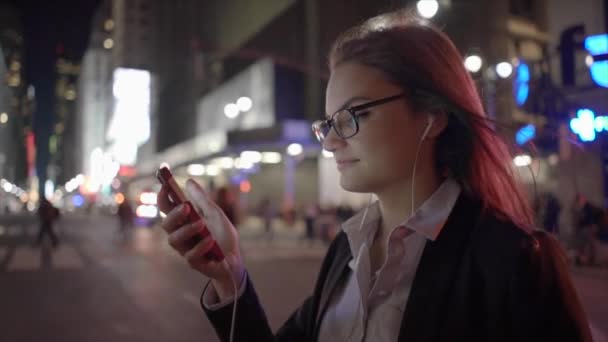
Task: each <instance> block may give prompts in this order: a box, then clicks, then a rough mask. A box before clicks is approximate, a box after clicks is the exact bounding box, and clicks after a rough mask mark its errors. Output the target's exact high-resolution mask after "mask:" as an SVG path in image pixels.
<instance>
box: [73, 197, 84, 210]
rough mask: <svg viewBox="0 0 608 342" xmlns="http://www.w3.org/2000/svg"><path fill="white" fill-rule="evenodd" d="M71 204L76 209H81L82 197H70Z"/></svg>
mask: <svg viewBox="0 0 608 342" xmlns="http://www.w3.org/2000/svg"><path fill="white" fill-rule="evenodd" d="M72 203H73V204H74V205H75V206H76V207H82V205H83V204H84V197H82V196H80V195H75V196H74V197H72Z"/></svg>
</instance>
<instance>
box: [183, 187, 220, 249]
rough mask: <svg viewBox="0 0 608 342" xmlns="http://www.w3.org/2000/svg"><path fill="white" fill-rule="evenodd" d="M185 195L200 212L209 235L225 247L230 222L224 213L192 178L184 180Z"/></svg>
mask: <svg viewBox="0 0 608 342" xmlns="http://www.w3.org/2000/svg"><path fill="white" fill-rule="evenodd" d="M186 196H187V197H188V198H189V199H190V201H191V203H192V205H193V206H194V207H195V208H194V209H195V210H197V211H198V212H199V214H201V216H202V217H203V219H204V220H205V222H206V223H207V228H208V229H209V231H210V232H211V235H213V238H214V239H215V240H216V241H217V242H218V243H219V244H220V247H226V245H227V244H230V238H229V236H230V235H229V231H230V228H231V223H230V222H229V221H228V219H227V218H225V215H224V213H222V211H221V209H220V208H219V207H218V206H217V205H216V204H215V203H214V202H213V200H212V199H211V198H210V197H209V194H207V192H206V191H205V190H204V189H203V187H202V186H200V184H198V183H197V182H196V181H194V180H193V179H188V181H187V182H186ZM222 250H224V248H222Z"/></svg>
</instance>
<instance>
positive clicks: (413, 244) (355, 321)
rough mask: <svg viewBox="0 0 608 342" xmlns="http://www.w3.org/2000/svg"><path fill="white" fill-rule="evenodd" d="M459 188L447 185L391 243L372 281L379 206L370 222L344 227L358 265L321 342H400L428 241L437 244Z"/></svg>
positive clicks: (339, 292)
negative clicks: (406, 310) (417, 271)
mask: <svg viewBox="0 0 608 342" xmlns="http://www.w3.org/2000/svg"><path fill="white" fill-rule="evenodd" d="M460 192H461V188H460V185H459V184H458V183H457V182H456V181H454V180H452V179H446V180H445V181H444V182H443V183H442V184H441V186H440V187H439V188H438V189H437V190H436V191H435V192H434V193H433V194H432V195H431V196H430V197H429V198H428V199H427V200H426V201H425V202H424V203H422V205H421V206H420V207H419V208H418V209H417V210H416V211H415V212H414V215H412V216H411V217H410V218H408V219H406V220H404V222H403V223H401V224H399V225H398V226H397V227H395V228H394V229H393V230H392V231H391V233H390V235H389V239H388V247H387V249H386V250H387V256H386V260H385V261H384V264H383V265H382V266H381V267H380V269H379V270H378V271H377V272H376V274H374V275H372V274H371V273H372V272H371V261H370V248H371V246H372V244H373V242H374V237H375V236H376V233H377V231H378V228H379V224H380V221H381V214H380V208H379V205H378V202H376V203H374V204H372V205H371V206H370V208H369V210H368V214H367V216H366V217H365V222H363V224H361V220H362V219H363V218H364V216H363V215H364V214H363V212H361V213H359V214H357V215H355V216H354V217H352V218H351V219H349V220H348V221H347V222H345V223H344V224H343V226H342V230H344V232H345V233H346V236H347V238H348V242H349V246H350V249H351V253H352V256H353V260H351V261H350V262H349V264H348V265H349V267H350V269H351V270H352V272H351V273H350V276H349V277H348V278H347V280H346V281H345V282H344V283H343V284H341V285H338V286H339V287H338V288H337V289H336V291H335V292H334V295H333V297H332V299H331V301H330V303H329V308H328V310H327V312H326V313H325V316H324V317H323V322H322V323H321V329H320V333H319V341H320V342H339V341H380V342H381V341H387V342H388V341H391V342H392V341H397V339H398V337H399V329H400V327H401V320H402V317H403V313H404V311H405V306H406V304H407V301H408V298H409V295H410V290H411V286H412V283H413V281H414V276H415V274H416V270H417V269H418V264H419V263H420V258H421V256H422V252H423V250H424V246H425V245H426V243H427V241H435V240H436V239H437V237H438V236H439V234H440V233H441V230H442V228H443V226H444V225H445V222H446V221H447V218H448V216H449V215H450V213H451V212H452V209H453V208H454V205H455V204H456V200H457V199H458V196H459V195H460Z"/></svg>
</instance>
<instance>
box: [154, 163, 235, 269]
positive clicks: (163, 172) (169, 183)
mask: <svg viewBox="0 0 608 342" xmlns="http://www.w3.org/2000/svg"><path fill="white" fill-rule="evenodd" d="M156 178H158V180H159V181H160V183H161V184H162V185H164V186H166V187H167V190H168V192H169V197H170V200H171V201H172V202H173V203H174V204H175V205H180V204H182V203H185V202H186V201H188V199H187V198H186V196H185V195H184V192H183V191H182V189H181V188H180V187H179V185H177V182H176V181H175V178H173V174H172V173H171V171H170V170H169V168H168V167H166V166H163V167H161V168H160V169H158V171H156ZM190 209H191V210H190V213H189V214H188V222H196V221H197V220H200V219H201V215H200V214H199V213H198V211H196V208H194V206H193V205H190ZM209 235H211V233H210V232H209V229H207V227H205V228H204V230H203V231H202V232H201V234H200V235H199V236H195V237H194V239H193V241H192V245H193V246H194V245H195V244H196V243H198V242H199V241H201V240H202V239H204V238H206V237H207V236H209ZM212 238H213V236H212ZM205 258H207V259H211V260H214V261H222V260H223V259H224V253H222V250H221V249H220V246H219V245H218V244H217V241H213V247H212V248H211V250H210V251H209V252H207V254H205Z"/></svg>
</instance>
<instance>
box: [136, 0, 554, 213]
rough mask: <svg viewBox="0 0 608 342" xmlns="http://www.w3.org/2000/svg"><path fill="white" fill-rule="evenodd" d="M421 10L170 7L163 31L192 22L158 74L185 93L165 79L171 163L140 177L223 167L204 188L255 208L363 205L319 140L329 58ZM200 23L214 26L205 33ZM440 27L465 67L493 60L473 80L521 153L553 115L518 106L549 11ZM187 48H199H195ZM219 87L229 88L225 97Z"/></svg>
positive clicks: (538, 6) (539, 52)
mask: <svg viewBox="0 0 608 342" xmlns="http://www.w3.org/2000/svg"><path fill="white" fill-rule="evenodd" d="M415 5H416V1H400V2H399V3H395V2H394V1H380V2H378V1H374V2H372V1H369V2H367V1H366V2H359V3H357V4H353V3H352V2H348V1H331V2H322V1H292V2H289V3H288V4H286V3H284V2H283V3H282V4H279V3H276V4H275V3H272V4H268V5H266V4H264V5H255V4H254V2H246V3H245V4H242V7H241V6H239V9H240V10H235V8H231V5H229V4H228V3H226V2H219V1H218V2H213V1H210V2H205V5H201V4H197V3H195V2H188V1H178V2H175V3H174V4H173V5H165V6H168V7H165V8H163V10H162V12H163V13H170V14H171V15H166V16H164V17H163V18H162V19H160V20H161V21H160V22H162V20H165V21H166V22H167V23H169V22H173V20H174V19H172V18H181V20H180V22H181V24H179V23H174V24H171V25H168V24H167V25H168V26H167V27H166V28H162V29H161V32H162V33H161V35H160V36H159V37H162V38H159V39H158V41H159V42H160V43H158V44H162V42H166V41H167V38H171V39H170V41H172V42H174V43H173V44H174V45H171V46H170V48H160V50H159V53H158V55H159V56H161V55H162V54H166V55H167V56H171V57H170V58H168V57H164V58H161V60H160V61H157V62H156V63H157V64H156V65H158V66H165V67H167V66H171V67H172V68H171V69H170V70H171V71H174V70H176V72H175V74H173V75H171V76H172V79H175V81H173V82H168V83H165V81H164V80H166V79H171V78H169V77H164V76H163V75H165V74H168V73H167V72H163V70H162V69H159V84H160V86H159V87H160V97H159V101H160V103H159V105H160V106H159V107H160V108H162V109H160V111H159V123H161V124H160V126H159V127H163V129H162V130H161V131H162V132H161V131H159V139H158V141H159V153H158V154H157V155H156V156H155V157H154V158H148V159H142V160H141V162H140V163H139V164H138V173H139V174H140V175H142V176H143V175H146V174H151V173H152V172H153V170H154V169H155V168H156V167H158V165H159V164H160V163H161V162H168V163H169V164H171V165H173V166H175V167H176V169H177V170H176V171H177V172H178V173H180V172H181V174H182V175H187V174H188V172H187V171H188V170H187V169H188V165H192V166H193V167H192V169H199V170H202V168H201V166H207V167H208V169H209V166H211V167H210V169H211V170H213V171H212V172H211V174H212V175H215V174H216V173H217V172H216V171H215V169H216V166H218V165H220V167H219V169H220V170H222V169H223V171H220V172H219V175H218V176H211V177H209V176H205V177H203V178H202V179H204V180H205V181H209V180H211V179H213V182H209V183H210V184H214V183H218V182H232V183H234V184H235V185H238V184H242V183H243V182H244V181H247V182H248V183H247V184H250V186H247V187H245V188H246V189H250V192H249V193H248V195H247V197H248V199H249V201H250V202H251V203H255V202H256V201H257V199H260V198H262V197H266V196H270V197H271V198H273V200H274V201H275V202H279V201H286V202H293V203H294V204H296V205H300V204H303V203H306V202H310V201H321V202H323V203H325V204H330V203H334V204H339V203H342V202H347V203H349V204H352V205H355V206H357V205H361V204H362V203H363V201H364V200H365V199H364V198H362V197H361V196H359V195H354V194H349V193H346V192H344V191H342V190H341V189H340V188H339V185H338V184H339V182H337V177H338V174H337V171H336V170H335V167H334V165H333V160H331V159H330V158H326V157H323V156H322V153H321V150H320V146H319V145H318V144H316V142H314V140H313V139H312V136H311V133H310V131H309V125H310V122H312V121H313V120H315V119H317V118H319V117H321V116H322V115H323V111H324V108H323V102H324V101H323V94H324V87H325V83H326V80H327V76H328V70H327V67H326V53H327V51H328V50H329V47H330V45H331V43H332V41H333V40H334V39H335V38H336V36H337V35H338V34H339V33H340V32H342V31H343V30H344V29H346V28H348V27H350V26H352V25H355V24H357V23H359V22H361V21H362V20H364V19H366V18H368V17H370V16H373V15H375V14H379V13H382V12H383V11H386V10H390V9H391V8H398V7H401V6H409V7H414V6H415ZM206 10H209V11H208V12H205V11H206ZM207 13H213V14H214V15H212V16H209V15H208V14H207ZM252 13H254V14H255V15H254V14H252ZM479 13H484V15H483V16H481V15H478V14H479ZM195 18H205V19H206V20H203V21H202V23H201V24H198V26H197V25H196V19H195ZM433 21H436V22H438V23H439V25H440V26H442V27H444V28H445V30H446V31H447V33H448V34H449V35H450V36H451V37H452V38H453V39H454V41H455V42H456V44H457V46H458V47H459V48H460V49H461V51H462V53H463V54H464V55H472V54H475V55H479V56H480V57H481V59H482V61H483V66H482V67H481V68H480V70H479V71H476V72H472V73H473V76H474V77H475V79H476V80H477V81H478V85H479V87H480V89H481V90H482V94H483V95H484V101H485V103H486V107H487V110H488V112H489V114H490V116H492V117H493V118H495V119H496V120H497V121H498V122H500V123H501V125H500V126H499V129H500V130H501V132H502V133H503V134H504V135H505V137H506V138H507V139H508V140H509V142H511V143H512V144H513V145H515V135H516V132H517V130H518V129H519V128H521V127H523V126H526V125H528V124H536V123H537V122H542V121H543V120H544V121H546V118H544V116H543V114H542V113H533V112H530V111H528V110H527V109H526V108H525V107H523V106H522V105H518V104H517V103H516V99H515V98H514V96H513V84H514V79H515V77H516V76H515V75H516V74H517V67H518V65H519V63H520V61H521V62H522V63H524V62H525V63H526V64H529V65H530V69H531V73H532V74H533V75H534V77H540V75H541V74H542V62H543V61H544V59H545V58H546V51H547V44H548V35H547V33H546V29H547V28H546V3H545V2H544V1H532V2H530V1H503V2H487V1H481V0H479V1H456V0H454V1H440V9H439V12H438V14H437V15H436V17H435V18H433ZM161 26H162V24H159V28H160V27H161ZM163 34H164V35H163ZM164 37H167V38H164ZM187 37H194V38H190V42H189V40H188V39H187ZM159 46H160V45H159ZM198 55H200V58H197V56H198ZM163 60H164V61H169V60H173V61H174V62H173V64H169V63H163ZM197 61H198V62H199V63H200V64H198V65H197V64H196V62H197ZM201 62H202V63H201ZM500 63H503V64H507V67H508V68H509V72H508V74H505V73H504V72H502V70H501V72H497V71H496V70H497V66H498V64H500ZM178 64H179V65H180V66H178ZM173 67H175V69H173ZM197 70H199V71H200V70H202V75H203V77H202V80H203V81H202V82H198V83H197V81H196V79H193V77H192V76H187V74H190V75H196V74H197ZM178 79H180V80H182V82H179V81H177V80H178ZM205 80H206V81H207V82H212V83H211V84H209V83H207V84H205ZM218 80H223V81H222V84H221V85H219V86H216V85H215V83H216V82H217V81H218ZM214 87H215V88H214ZM172 92H173V94H174V95H172V96H167V97H164V96H163V95H165V94H170V93H172ZM199 94H200V95H199ZM197 95H199V96H200V100H197V102H198V106H197V109H196V110H195V111H194V112H195V113H196V115H193V114H192V111H193V110H192V99H193V97H196V96H197ZM241 97H247V98H248V99H249V100H251V102H252V107H251V109H249V110H247V111H240V112H239V111H238V110H236V111H234V108H235V105H237V100H238V99H239V98H241ZM180 98H181V99H182V101H183V102H182V103H181V104H176V105H174V103H176V102H179V101H176V100H171V99H180ZM163 101H164V102H163ZM163 106H167V107H163ZM237 107H238V106H237ZM173 109H175V110H176V112H172V110H173ZM168 112H171V114H168ZM254 122H255V125H253V124H252V123H254ZM177 137H179V139H178V141H176V140H175V139H176V138H177ZM292 143H298V144H300V145H301V147H302V152H301V153H294V154H296V156H289V154H288V153H287V147H288V146H289V145H290V144H292ZM169 146H170V147H169ZM243 151H253V152H256V153H257V152H270V153H278V154H280V156H281V162H280V163H278V164H276V165H272V164H265V163H259V164H258V166H257V167H253V168H251V169H250V170H249V171H247V172H244V171H243V170H238V169H239V168H238V167H236V166H235V165H234V164H235V163H238V162H239V161H240V160H241V159H242V158H243V154H242V152H243ZM292 152H293V150H292ZM253 155H254V156H256V157H254V160H255V159H256V158H258V159H259V155H260V154H253ZM225 158H231V159H225ZM228 160H232V163H233V166H232V167H228V166H229V165H230V162H229V161H228ZM222 164H223V165H224V167H222V166H221V165H222ZM179 166H182V167H179ZM256 169H257V171H255V170H256ZM259 170H263V171H264V172H259ZM190 174H193V173H190ZM194 174H197V173H196V172H195V173H194Z"/></svg>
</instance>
